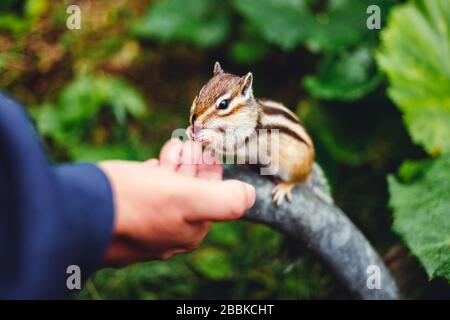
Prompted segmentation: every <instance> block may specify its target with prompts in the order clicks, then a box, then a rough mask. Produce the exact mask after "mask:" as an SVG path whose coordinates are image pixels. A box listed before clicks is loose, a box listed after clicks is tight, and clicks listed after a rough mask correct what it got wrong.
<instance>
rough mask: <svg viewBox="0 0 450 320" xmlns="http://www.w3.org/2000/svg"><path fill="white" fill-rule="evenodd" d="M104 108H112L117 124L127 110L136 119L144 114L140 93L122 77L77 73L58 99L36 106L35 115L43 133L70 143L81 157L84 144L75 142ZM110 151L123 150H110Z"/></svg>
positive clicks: (85, 134) (123, 123) (77, 156)
mask: <svg viewBox="0 0 450 320" xmlns="http://www.w3.org/2000/svg"><path fill="white" fill-rule="evenodd" d="M105 108H106V109H107V108H110V109H111V111H112V112H111V113H112V114H113V115H114V118H115V122H116V123H117V124H119V125H120V126H124V125H125V124H126V117H127V115H128V114H129V115H131V116H133V117H134V118H137V119H139V118H141V117H143V116H145V115H146V114H147V108H146V106H145V102H144V99H143V97H142V96H141V94H140V93H139V92H138V91H137V90H136V89H135V88H133V87H132V86H131V85H130V84H128V83H126V82H125V81H123V80H121V79H118V78H114V77H112V76H92V75H80V76H77V77H76V78H75V79H74V80H73V81H72V82H71V83H69V84H68V85H67V86H66V87H65V88H64V89H63V90H62V92H61V94H60V96H59V99H58V101H57V103H46V104H44V105H42V106H41V107H40V108H38V109H37V110H36V111H35V118H36V122H37V127H38V129H39V131H40V132H41V133H42V134H44V135H45V136H48V137H51V138H53V139H54V140H55V141H57V142H58V143H59V144H61V145H63V146H67V147H69V148H70V149H71V150H72V151H71V152H72V153H73V154H74V157H75V158H78V159H83V158H85V156H84V155H85V154H86V152H84V150H85V149H86V148H83V147H82V146H77V144H78V143H80V142H81V141H82V140H83V141H85V140H86V137H87V136H89V135H92V133H93V130H92V129H93V128H94V127H95V122H96V121H97V120H98V119H99V118H100V113H101V111H102V110H104V109H105ZM116 127H117V126H116ZM78 149H80V151H79V152H78V151H77V150H78ZM98 151H99V153H100V154H107V153H108V151H107V150H98ZM112 154H123V153H120V152H119V153H118V151H113V152H112ZM94 158H96V159H97V158H101V157H97V156H94ZM121 158H123V157H121ZM126 158H129V157H126Z"/></svg>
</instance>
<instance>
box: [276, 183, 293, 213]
mask: <svg viewBox="0 0 450 320" xmlns="http://www.w3.org/2000/svg"><path fill="white" fill-rule="evenodd" d="M295 185H296V183H295V182H284V181H283V182H280V183H278V184H277V185H276V186H275V187H274V188H273V189H272V195H273V202H275V204H276V206H277V207H279V206H280V205H281V203H282V202H283V200H284V198H285V197H286V199H287V201H288V202H291V201H292V189H293V188H294V187H295Z"/></svg>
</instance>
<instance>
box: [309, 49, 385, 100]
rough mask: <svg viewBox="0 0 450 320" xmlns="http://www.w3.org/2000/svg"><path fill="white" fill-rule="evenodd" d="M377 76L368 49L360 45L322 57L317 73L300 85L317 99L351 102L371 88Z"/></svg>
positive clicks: (376, 82)
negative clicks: (348, 50) (349, 50)
mask: <svg viewBox="0 0 450 320" xmlns="http://www.w3.org/2000/svg"><path fill="white" fill-rule="evenodd" d="M381 79H382V76H381V74H380V73H379V72H378V69H377V68H376V65H375V61H374V59H373V57H372V52H371V50H370V49H369V48H368V47H360V48H357V49H356V50H354V51H353V52H341V53H339V54H330V55H328V56H326V57H325V58H324V59H323V61H322V63H321V66H320V70H319V75H318V76H308V77H305V79H304V83H303V84H304V86H305V88H306V89H307V90H308V91H309V93H310V94H312V95H313V96H315V97H317V98H321V99H326V100H340V101H354V100H358V99H360V98H362V97H364V96H365V95H367V94H368V93H370V92H371V91H373V90H374V89H375V88H376V87H377V86H378V84H379V83H380V81H381Z"/></svg>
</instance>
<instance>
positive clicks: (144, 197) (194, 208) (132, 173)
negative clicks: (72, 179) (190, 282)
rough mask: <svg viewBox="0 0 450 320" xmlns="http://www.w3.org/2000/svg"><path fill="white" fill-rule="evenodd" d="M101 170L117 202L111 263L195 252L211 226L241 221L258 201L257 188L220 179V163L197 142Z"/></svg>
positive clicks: (172, 144) (107, 165)
mask: <svg viewBox="0 0 450 320" xmlns="http://www.w3.org/2000/svg"><path fill="white" fill-rule="evenodd" d="M200 160H202V161H200ZM99 167H100V168H101V169H102V170H103V171H104V172H105V173H106V175H107V176H108V178H109V180H110V182H111V185H112V189H113V193H114V203H115V228H114V236H113V240H112V244H111V246H110V248H109V250H108V252H107V254H106V258H105V263H106V264H107V265H112V266H122V265H126V264H129V263H133V262H137V261H145V260H153V259H167V258H170V257H171V256H173V255H174V254H177V253H184V252H187V251H191V250H193V249H195V248H196V247H198V246H199V245H200V243H201V241H202V240H203V238H204V237H205V236H206V234H207V232H208V231H209V228H210V225H211V222H213V221H227V220H234V219H239V218H240V217H241V216H242V214H243V213H244V211H245V210H247V209H248V208H250V207H251V206H253V204H254V202H255V189H254V188H253V186H250V185H248V184H246V183H244V182H241V181H238V180H227V181H221V180H222V167H221V165H220V164H218V163H217V162H215V159H214V158H213V157H211V155H210V154H208V153H202V150H201V146H200V145H199V144H196V143H194V142H186V143H184V144H183V143H182V142H181V141H179V140H170V141H169V142H167V143H166V144H165V146H164V147H163V148H162V150H161V153H160V160H157V159H151V160H149V161H146V162H142V163H139V162H131V161H105V162H101V163H100V164H99Z"/></svg>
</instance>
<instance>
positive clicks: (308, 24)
mask: <svg viewBox="0 0 450 320" xmlns="http://www.w3.org/2000/svg"><path fill="white" fill-rule="evenodd" d="M233 5H234V7H235V8H236V9H237V10H238V11H239V12H240V13H241V14H242V15H243V16H244V17H246V18H247V19H248V20H249V21H250V22H251V23H252V24H253V25H255V26H256V27H257V29H258V30H259V32H260V34H261V36H262V37H263V38H264V39H265V40H266V41H267V42H269V43H273V44H275V45H278V46H280V47H281V48H283V49H285V50H291V49H293V48H295V47H296V46H297V45H298V44H300V43H301V42H302V41H304V40H305V39H306V37H307V36H308V35H309V34H311V33H312V30H313V28H314V27H315V24H316V22H315V20H314V17H313V15H312V14H311V13H310V11H309V9H308V6H307V3H306V1H305V0H234V1H233Z"/></svg>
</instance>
